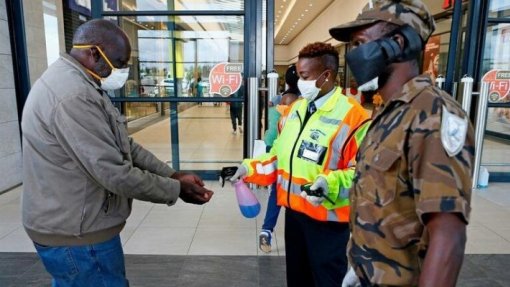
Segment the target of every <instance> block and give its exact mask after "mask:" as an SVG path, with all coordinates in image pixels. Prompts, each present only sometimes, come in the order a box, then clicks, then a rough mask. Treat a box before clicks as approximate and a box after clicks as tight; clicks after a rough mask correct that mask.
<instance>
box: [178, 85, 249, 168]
mask: <svg viewBox="0 0 510 287" xmlns="http://www.w3.org/2000/svg"><path fill="white" fill-rule="evenodd" d="M242 89H243V87H241V90H242ZM178 106H179V110H180V112H179V154H180V161H181V162H180V166H181V169H184V170H211V169H213V170H219V169H221V167H223V166H228V165H236V164H238V163H239V161H240V160H241V159H242V158H243V134H242V129H240V128H239V127H237V129H236V133H235V134H234V133H233V131H232V121H231V117H230V115H231V113H230V109H231V108H233V109H236V108H237V110H241V111H242V109H243V104H242V103H236V104H234V103H230V104H227V103H202V105H198V104H196V103H193V104H190V103H180V104H179V105H178ZM240 118H241V119H242V115H241V117H240ZM237 124H238V122H236V125H237Z"/></svg>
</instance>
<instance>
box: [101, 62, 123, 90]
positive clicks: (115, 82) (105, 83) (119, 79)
mask: <svg viewBox="0 0 510 287" xmlns="http://www.w3.org/2000/svg"><path fill="white" fill-rule="evenodd" d="M128 76H129V67H127V68H123V69H117V68H113V69H112V72H111V74H110V75H109V76H108V77H106V78H101V89H103V90H117V89H120V88H122V87H123V86H124V84H125V83H126V81H127V78H128Z"/></svg>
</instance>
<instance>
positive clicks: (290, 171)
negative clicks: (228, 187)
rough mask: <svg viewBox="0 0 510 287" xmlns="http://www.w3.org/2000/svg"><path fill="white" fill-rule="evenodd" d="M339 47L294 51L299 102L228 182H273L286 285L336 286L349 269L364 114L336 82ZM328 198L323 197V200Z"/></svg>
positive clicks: (320, 45) (319, 45)
mask: <svg viewBox="0 0 510 287" xmlns="http://www.w3.org/2000/svg"><path fill="white" fill-rule="evenodd" d="M338 63H339V59H338V51H337V50H336V49H335V48H334V47H333V46H331V45H330V44H325V43H321V42H316V43H312V44H308V45H306V46H305V47H304V48H303V49H301V51H300V52H299V56H298V62H297V65H296V67H297V72H298V75H299V80H298V88H299V91H300V92H301V97H302V99H301V100H297V101H296V102H294V104H293V105H292V108H291V110H290V111H289V113H288V116H287V118H286V120H285V125H284V126H283V129H282V131H281V133H280V135H279V136H278V137H277V138H276V140H275V141H274V142H273V147H272V148H271V150H270V151H269V152H268V153H266V154H264V155H261V156H259V157H257V158H254V159H246V160H244V161H243V163H242V164H241V165H240V166H239V167H238V169H237V172H236V174H234V176H232V178H231V180H232V181H236V180H239V179H243V180H244V181H246V182H249V183H254V184H258V185H263V186H267V185H270V184H272V183H274V182H276V184H277V195H276V196H277V199H276V200H277V204H278V205H280V206H285V207H286V210H285V253H286V268H287V285H288V286H290V287H293V286H341V284H342V280H343V278H344V275H345V273H346V271H347V257H346V246H347V241H348V240H349V226H348V223H347V222H348V220H349V198H348V193H349V188H350V187H351V185H352V179H353V177H354V165H355V162H354V157H355V154H356V151H357V149H358V143H359V142H360V141H361V139H362V138H363V136H364V133H365V131H366V127H367V126H368V115H367V113H366V111H365V110H364V109H363V107H361V105H360V104H359V103H358V102H357V101H356V100H355V99H353V98H348V97H346V96H345V95H343V94H342V93H341V89H340V88H339V87H337V86H335V84H334V82H335V78H336V74H337V72H338ZM326 198H327V199H326Z"/></svg>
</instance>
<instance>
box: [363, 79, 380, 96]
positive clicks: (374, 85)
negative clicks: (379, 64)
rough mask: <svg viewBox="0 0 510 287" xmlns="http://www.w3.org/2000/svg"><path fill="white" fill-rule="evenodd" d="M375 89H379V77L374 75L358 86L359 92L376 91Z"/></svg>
mask: <svg viewBox="0 0 510 287" xmlns="http://www.w3.org/2000/svg"><path fill="white" fill-rule="evenodd" d="M377 89H379V77H375V78H373V79H372V80H370V81H368V82H366V83H364V84H363V85H361V86H359V87H358V91H360V92H376V91H377Z"/></svg>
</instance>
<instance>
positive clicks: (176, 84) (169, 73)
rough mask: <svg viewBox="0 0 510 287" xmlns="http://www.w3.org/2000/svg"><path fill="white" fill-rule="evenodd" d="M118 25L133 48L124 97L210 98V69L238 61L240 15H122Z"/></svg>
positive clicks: (240, 57) (240, 56)
mask: <svg viewBox="0 0 510 287" xmlns="http://www.w3.org/2000/svg"><path fill="white" fill-rule="evenodd" d="M120 25H121V27H122V28H123V30H124V31H125V32H126V33H127V35H128V36H129V38H130V39H131V46H132V53H131V61H130V67H131V75H130V76H129V79H128V82H127V83H126V87H125V89H124V95H125V96H126V97H138V96H140V97H174V96H178V97H197V96H198V97H202V96H203V97H209V96H213V95H211V93H209V82H208V79H209V73H210V71H211V69H212V67H213V66H214V65H216V64H217V63H221V62H230V63H240V64H242V63H243V58H244V55H243V49H244V38H243V33H244V22H243V17H241V16H221V17H219V16H139V17H121V21H120ZM199 79H200V80H201V83H200V85H197V84H196V83H197V82H198V80H199ZM199 86H200V87H199Z"/></svg>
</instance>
